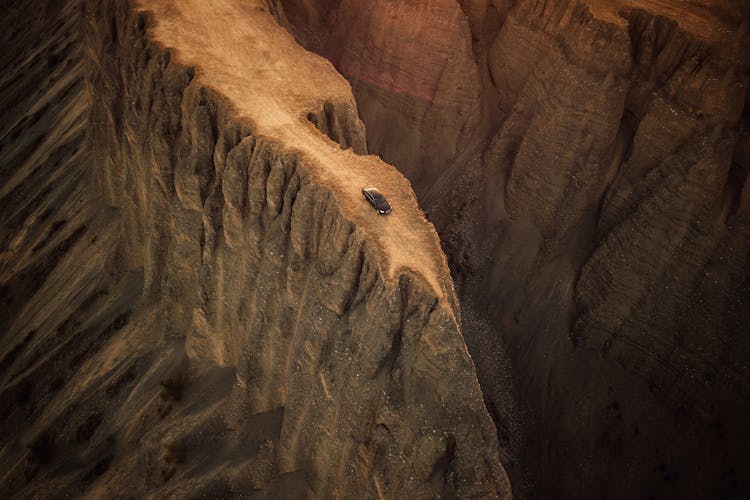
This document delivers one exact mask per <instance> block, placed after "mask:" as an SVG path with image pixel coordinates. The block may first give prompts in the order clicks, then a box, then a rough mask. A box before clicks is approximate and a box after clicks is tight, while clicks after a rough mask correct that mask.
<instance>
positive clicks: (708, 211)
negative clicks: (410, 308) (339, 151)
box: [280, 0, 750, 497]
mask: <svg viewBox="0 0 750 500" xmlns="http://www.w3.org/2000/svg"><path fill="white" fill-rule="evenodd" d="M280 3H281V4H282V7H283V13H284V15H285V16H286V17H285V18H281V17H280V19H281V22H282V23H283V22H288V23H291V24H292V25H293V28H292V29H291V31H292V32H293V33H295V34H296V35H297V36H298V38H300V40H301V41H302V42H303V43H306V44H307V45H308V46H309V47H311V48H313V49H318V50H320V51H321V53H323V54H325V55H327V56H329V57H330V58H331V60H332V62H334V63H335V64H336V65H337V68H338V69H339V70H340V71H341V72H342V74H344V75H345V76H347V77H348V78H350V80H351V81H352V86H353V88H354V89H355V96H356V97H357V100H358V105H359V109H360V110H361V116H362V119H363V121H364V122H365V124H366V126H367V135H368V144H369V146H370V150H371V151H373V152H375V153H378V154H381V155H382V156H383V157H384V158H386V159H388V160H389V161H393V162H394V163H395V164H396V165H399V167H400V168H401V169H402V171H403V172H404V173H405V174H406V175H407V176H408V177H409V178H410V180H412V182H413V183H414V186H415V191H416V192H417V194H418V195H419V197H420V204H421V205H422V206H423V207H424V208H425V211H426V212H427V213H429V216H430V219H431V220H432V221H433V222H434V223H435V225H436V227H437V228H438V231H439V232H440V235H441V241H442V243H443V247H444V249H445V250H446V253H447V255H448V258H449V262H450V264H451V268H452V271H453V273H454V277H455V278H456V281H457V283H458V285H459V292H460V295H461V300H462V304H463V307H464V316H465V317H469V318H475V317H478V318H479V320H478V321H476V322H475V323H476V324H477V325H484V326H482V327H480V328H473V327H471V328H468V327H467V328H465V335H466V337H467V342H468V344H469V347H470V350H472V352H473V353H474V356H475V359H476V360H477V364H478V372H479V376H480V382H481V383H482V385H483V388H484V390H485V394H486V396H487V398H488V400H489V404H490V406H491V407H493V405H494V404H495V403H497V408H498V410H497V411H495V410H494V409H493V412H494V416H495V419H496V423H497V424H498V430H499V433H500V435H501V437H502V436H503V435H504V434H506V431H505V429H504V428H505V427H506V423H507V422H508V421H509V420H512V417H513V415H508V414H507V410H508V408H510V407H511V406H509V405H507V404H503V403H502V401H503V399H502V398H503V397H504V396H503V394H504V392H503V390H504V389H502V388H498V387H497V384H496V383H495V381H496V379H497V378H498V369H502V368H503V366H504V365H503V363H497V360H496V356H494V355H488V352H493V349H494V350H495V351H497V352H503V351H504V350H505V351H507V352H508V354H509V356H510V358H511V362H512V371H511V375H510V377H511V378H512V379H513V380H514V383H515V385H516V392H517V399H518V404H519V406H520V409H521V412H522V418H521V420H522V422H523V428H525V429H526V430H525V434H526V436H525V437H522V436H521V437H520V439H519V436H509V437H508V439H509V441H510V447H511V448H512V449H515V452H514V453H513V454H514V457H513V463H512V464H511V465H512V466H511V469H510V470H511V476H512V480H514V481H515V484H514V487H515V488H516V491H520V490H523V491H524V492H525V493H527V494H529V495H532V496H537V495H541V496H543V497H559V496H561V495H562V496H568V497H580V496H582V495H590V496H600V495H602V494H609V495H615V496H617V495H623V494H626V495H627V496H629V497H644V496H648V495H664V496H672V495H680V494H682V495H696V494H703V495H708V496H712V495H716V494H719V495H730V496H731V495H736V494H738V492H747V491H748V490H749V489H750V482H748V480H749V476H750V470H749V469H748V467H747V460H746V459H745V457H744V451H743V445H742V444H741V443H745V442H747V438H748V434H747V432H748V431H747V430H746V428H745V425H744V422H745V421H746V420H747V418H748V416H749V415H750V399H749V398H748V394H747V387H748V376H749V375H750V372H748V364H747V363H748V361H747V360H748V359H749V358H750V339H749V338H748V336H747V325H748V324H750V299H749V298H748V297H750V294H748V286H750V283H749V282H748V274H749V273H748V267H749V266H750V264H749V262H750V240H749V239H748V222H747V220H748V214H747V212H746V208H747V198H748V192H750V187H748V186H750V183H748V181H747V174H748V168H747V138H746V137H747V132H746V131H744V130H745V128H746V127H747V123H748V122H747V119H748V107H747V97H746V96H747V86H748V67H749V66H748V63H749V61H748V56H747V54H750V50H748V47H749V46H750V44H748V30H747V19H748V17H747V15H748V11H747V6H745V5H741V3H733V2H670V1H664V2H638V1H631V0H622V1H618V2H599V1H593V0H592V1H583V2H575V1H572V2H571V1H563V0H561V1H553V2H549V1H546V2H542V1H533V0H532V1H519V2H498V1H477V2H473V1H466V2H456V6H457V7H458V6H460V7H461V8H462V9H463V11H464V13H465V14H466V15H465V17H462V16H456V17H455V18H449V17H447V16H443V18H444V19H452V20H453V22H454V23H455V24H456V25H460V26H461V27H460V28H454V29H452V30H451V29H445V30H444V36H446V37H447V38H450V39H451V40H452V41H453V43H452V45H451V46H452V47H453V50H454V51H455V52H454V53H453V56H451V57H448V58H447V60H448V61H449V66H451V67H452V69H451V70H450V71H451V72H456V73H459V74H463V75H477V76H476V78H475V79H474V80H473V81H476V82H478V83H479V87H478V90H477V91H476V95H477V96H478V99H479V118H478V120H476V121H475V122H472V123H474V125H471V126H468V127H465V124H466V123H468V122H466V121H464V119H463V117H464V116H465V115H461V114H455V115H454V119H453V123H454V127H453V128H452V129H451V130H448V131H446V130H444V129H443V128H442V127H445V126H446V125H445V124H448V123H451V120H450V119H448V118H446V119H444V120H442V121H441V122H440V123H441V125H439V127H440V129H439V130H437V131H435V132H430V131H429V130H430V128H431V127H433V126H435V123H437V122H434V121H432V120H429V119H428V118H427V117H428V116H429V115H428V113H429V112H437V110H438V109H440V106H439V104H438V103H434V104H430V103H427V104H424V101H420V100H418V99H414V98H413V97H410V96H409V94H408V93H407V92H403V91H401V90H399V89H395V88H391V87H388V86H385V85H379V88H378V89H377V91H368V92H367V93H363V92H357V91H356V89H357V88H358V85H359V81H360V79H359V76H358V74H357V73H353V74H351V75H350V74H349V72H348V71H349V68H348V67H347V65H346V64H342V63H341V60H340V59H337V58H336V54H335V53H332V51H331V50H330V48H327V46H326V44H325V43H322V44H321V43H318V45H316V43H317V41H318V40H325V39H326V38H325V37H326V36H331V37H333V36H334V35H329V33H336V32H337V30H340V31H346V32H347V33H348V36H349V37H350V38H351V39H352V40H348V41H347V43H349V44H350V45H351V46H352V47H360V46H362V47H365V49H362V51H361V52H362V53H361V57H363V58H371V59H374V60H377V59H378V58H379V59H381V60H387V61H391V60H396V61H398V60H400V59H399V58H400V57H404V58H407V57H410V56H411V58H410V59H409V60H408V61H405V62H403V63H402V64H401V65H400V67H401V68H403V69H404V70H405V71H407V72H419V71H420V69H419V68H421V67H422V66H430V61H432V62H433V66H434V65H439V64H440V63H441V61H444V60H446V57H445V55H444V53H441V52H438V51H434V50H432V46H431V44H430V43H429V42H427V43H424V44H423V46H424V49H423V50H422V51H420V52H419V53H417V54H411V55H410V54H409V53H408V52H405V51H401V52H400V53H399V54H397V53H396V49H394V46H395V44H396V43H397V42H395V41H394V40H398V39H402V38H403V35H402V33H404V32H405V33H411V30H412V29H413V25H414V23H411V22H409V21H408V19H407V18H406V17H405V16H401V17H400V18H399V19H401V20H402V22H401V23H399V22H398V21H397V20H395V19H394V20H392V21H391V22H390V24H388V25H387V26H385V27H384V28H382V29H380V30H370V31H368V30H347V28H348V26H347V27H335V26H334V27H333V28H328V31H325V29H326V26H325V25H320V24H319V25H315V24H310V25H308V28H307V31H305V30H304V29H300V28H298V27H297V25H294V22H295V21H297V22H299V19H300V15H299V14H297V13H296V11H297V7H296V5H295V3H294V2H293V1H288V2H287V1H284V2H280ZM386 3H387V2H386ZM408 3H409V5H410V6H411V7H410V8H412V9H414V10H419V9H420V8H425V9H429V7H430V6H431V5H432V4H433V3H434V2H427V1H425V2H408ZM306 5H308V6H309V5H311V3H310V2H307V3H306ZM312 5H315V3H312ZM320 5H321V6H322V11H325V12H326V15H325V16H324V15H322V14H319V15H318V17H319V18H321V19H323V18H326V19H332V21H331V23H335V22H336V20H338V19H343V18H347V19H348V17H347V16H354V17H356V18H359V19H364V20H366V19H370V18H371V17H374V16H375V15H374V14H371V13H368V14H363V13H362V11H364V10H367V8H366V7H365V6H364V4H363V3H362V2H360V3H358V4H357V5H356V6H352V5H348V4H345V3H343V2H342V3H341V4H336V5H335V6H331V5H330V4H323V3H320ZM308 9H309V7H308ZM344 9H349V10H348V12H342V11H343V10H344ZM425 17H426V18H429V16H428V15H426V16H425ZM361 22H364V21H361ZM321 30H323V33H322V34H320V32H321ZM309 32H315V33H318V34H317V35H316V37H313V38H311V37H310V36H309V35H308V38H305V35H306V34H307V33H309ZM363 33H364V34H363ZM373 33H375V34H373ZM459 33H460V34H461V35H459ZM468 33H470V34H471V42H472V47H471V53H470V57H463V56H460V55H457V52H458V51H459V48H460V47H465V46H466V44H467V41H468V40H469V35H468ZM423 36H424V37H425V38H426V40H428V41H429V39H430V37H431V36H434V35H433V34H426V33H424V34H423ZM360 38H364V39H365V41H361V40H359V39H360ZM309 40H313V41H312V42H310V41H309ZM373 53H375V54H377V56H372V55H371V54H373ZM464 53H465V51H464ZM413 59H415V60H418V61H419V63H418V64H417V63H415V62H414V61H413ZM433 66H431V67H433ZM381 68H382V66H381ZM446 71H448V70H446ZM412 78H414V79H418V78H420V77H419V76H412ZM375 80H376V79H374V78H373V79H371V81H375ZM404 101H408V102H410V104H404ZM422 105H424V106H426V107H427V109H429V110H431V111H428V112H424V113H420V114H418V115H417V114H414V113H413V112H412V109H414V108H415V107H417V106H422ZM475 109H476V105H475V104H472V105H471V106H467V108H466V110H467V115H469V116H474V111H473V110H475ZM373 110H375V111H373ZM743 110H744V111H743ZM394 114H395V115H398V118H397V119H396V120H395V122H396V123H399V121H409V122H410V123H411V124H412V126H413V128H414V130H418V131H420V132H419V133H420V134H422V133H424V134H425V135H429V134H431V133H434V134H435V137H450V136H451V134H456V133H458V131H460V130H470V135H471V137H472V139H470V140H467V141H464V142H461V143H460V145H459V146H458V147H457V148H456V149H455V151H451V152H449V153H445V152H440V150H436V151H438V152H436V153H433V152H432V151H429V152H428V151H425V150H424V148H423V147H422V146H421V144H425V143H426V142H424V141H422V140H421V139H420V141H416V142H415V141H411V137H410V136H408V135H403V136H401V137H399V138H398V140H399V141H400V142H399V143H398V144H394V143H392V142H390V141H392V139H393V138H392V137H390V136H389V134H390V129H389V128H388V127H384V126H383V122H382V121H381V117H383V116H390V115H394ZM446 116H447V115H446ZM415 117H416V118H415ZM386 137H387V138H388V139H387V140H388V141H389V144H388V145H387V146H385V147H381V145H380V144H381V141H385V138H386ZM410 141H411V142H410ZM415 165H418V166H419V167H418V168H416V169H415ZM517 439H518V441H516V440H517ZM516 461H519V462H520V464H521V465H520V466H519V467H516V466H515V463H516ZM526 485H528V489H527V486H526Z"/></svg>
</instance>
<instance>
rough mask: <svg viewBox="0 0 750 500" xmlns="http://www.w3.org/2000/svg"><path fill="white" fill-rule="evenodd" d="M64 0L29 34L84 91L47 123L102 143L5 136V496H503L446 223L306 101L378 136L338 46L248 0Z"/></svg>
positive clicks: (33, 51) (17, 20)
mask: <svg viewBox="0 0 750 500" xmlns="http://www.w3.org/2000/svg"><path fill="white" fill-rule="evenodd" d="M36 7H37V6H36V5H35V3H34V2H28V3H26V4H24V5H19V7H18V9H17V11H15V12H14V17H12V18H10V20H11V24H16V25H18V26H24V23H25V22H26V17H25V16H26V15H27V14H28V13H29V12H33V11H34V9H35V8H36ZM55 14H56V17H55V16H52V15H50V16H47V17H45V18H44V19H46V20H45V21H41V20H39V21H36V22H37V23H38V25H39V30H38V31H28V30H26V31H24V30H23V29H21V30H17V31H15V33H17V34H19V38H18V39H17V42H13V43H17V44H18V46H19V48H26V50H25V51H24V50H20V51H19V53H20V54H22V55H21V56H20V59H21V60H34V61H39V62H38V64H40V65H41V66H40V69H39V72H40V73H44V67H43V65H44V64H45V62H44V61H45V60H44V59H43V58H42V59H40V58H39V57H38V56H39V55H40V54H44V55H45V56H46V55H47V53H48V52H49V51H52V49H53V48H55V47H59V46H68V45H69V46H70V47H71V51H72V52H71V54H72V55H70V56H69V57H65V58H53V59H52V60H51V62H48V64H50V66H51V67H52V68H58V65H59V67H60V68H62V69H60V71H61V72H62V73H64V74H65V75H66V77H67V78H71V79H72V80H73V81H74V82H75V84H76V85H77V87H75V88H74V90H75V91H74V92H71V93H70V94H66V95H67V96H68V97H66V98H65V99H62V98H59V97H56V96H55V94H54V92H53V91H50V94H49V97H48V98H47V97H45V98H43V99H48V100H50V101H51V102H58V103H60V104H59V105H54V106H50V107H49V108H48V109H49V115H44V114H40V116H48V117H49V121H47V122H44V123H43V124H41V125H38V127H39V129H38V130H39V133H40V134H41V135H42V137H55V134H67V135H69V136H70V137H72V138H74V139H76V140H77V141H79V142H81V143H82V144H83V146H82V147H81V149H80V152H81V156H80V157H76V156H75V154H74V155H73V158H74V159H75V160H76V161H66V162H64V163H54V162H49V163H48V162H46V161H45V158H46V154H47V153H46V151H47V150H45V149H43V148H42V146H39V144H36V145H34V147H32V148H31V150H30V151H31V152H30V153H29V152H24V153H23V154H20V153H18V151H20V148H21V147H23V144H24V142H23V141H24V140H26V139H23V138H26V137H33V136H32V135H31V134H22V132H23V129H22V128H18V130H19V132H18V133H17V134H14V133H13V132H10V134H11V139H12V141H11V142H12V146H11V147H10V148H11V149H8V150H6V149H5V147H4V149H3V153H5V151H10V152H11V153H13V154H14V155H16V156H13V158H16V157H17V158H19V160H18V161H15V160H14V161H10V160H9V161H8V162H4V163H3V169H4V172H3V189H4V190H5V191H6V192H8V193H13V194H14V195H15V198H12V197H11V198H9V197H8V196H13V194H10V195H6V197H5V198H3V201H4V203H5V202H6V200H10V201H7V203H6V204H5V205H3V206H4V207H6V206H7V207H8V208H7V210H8V213H11V214H15V215H14V217H15V218H17V219H18V224H16V225H14V226H12V229H13V231H11V232H9V233H8V236H7V237H6V236H5V235H4V242H5V243H4V247H3V259H4V260H3V265H4V267H3V272H4V273H5V274H3V286H4V289H3V292H4V297H8V298H7V299H4V300H5V302H4V306H5V307H4V308H3V316H2V319H3V324H4V325H7V329H6V330H5V331H4V332H3V334H2V337H0V342H2V353H3V358H2V359H3V365H2V373H0V375H1V376H2V379H1V383H2V385H1V386H0V395H1V396H2V400H3V405H2V408H3V411H4V414H3V421H2V429H3V434H2V451H1V452H0V461H1V463H2V467H1V468H0V469H1V470H2V471H3V472H2V474H3V476H2V495H3V496H14V497H30V496H35V495H38V496H65V495H81V494H86V495H89V496H92V497H101V496H111V495H114V494H118V495H125V494H129V495H133V496H143V495H158V496H172V495H176V496H189V495H199V496H200V495H209V496H227V495H247V496H253V497H255V496H257V497H274V498H275V497H279V496H291V497H310V496H312V497H322V498H330V497H336V496H351V495H353V494H355V493H356V495H357V496H362V497H367V498H378V497H386V498H392V497H399V496H402V495H407V496H409V497H412V498H420V497H424V498H434V497H437V496H455V495H459V496H482V497H485V496H491V497H494V496H498V497H507V496H509V495H510V491H509V485H508V483H507V479H506V478H505V473H504V471H503V470H502V467H501V465H500V463H499V460H498V455H497V446H496V434H495V430H494V427H493V426H492V423H491V420H490V418H489V415H488V414H487V411H486V409H485V407H484V404H483V400H482V396H481V393H480V390H479V386H478V384H477V381H476V375H475V374H474V368H473V363H472V361H471V358H470V357H469V355H468V352H467V351H466V347H465V345H464V343H463V339H462V336H461V333H460V330H459V327H458V322H457V305H456V302H455V294H454V292H453V288H452V284H451V281H450V278H449V276H448V272H447V266H446V264H445V259H444V257H443V256H442V253H441V252H440V247H439V243H438V241H437V237H436V235H435V232H434V230H433V229H432V227H431V225H429V224H428V223H426V222H425V221H424V219H423V218H422V217H421V215H419V213H420V212H419V211H418V209H417V205H416V201H415V199H414V196H413V194H412V192H411V190H410V187H409V184H408V182H407V181H406V180H405V179H404V178H403V177H401V176H400V175H398V174H397V173H396V172H395V171H394V170H393V169H392V168H391V167H389V166H387V165H385V164H383V163H382V162H380V161H379V160H378V159H377V158H375V157H367V156H358V155H357V154H355V152H354V151H353V150H352V149H346V150H343V149H342V148H341V147H340V144H337V143H335V142H332V141H331V140H329V139H328V138H326V137H325V136H324V135H323V134H322V133H321V132H320V131H319V130H318V129H317V128H315V126H314V125H313V124H312V123H310V121H308V118H313V119H314V120H313V121H315V122H317V126H318V127H319V128H320V129H321V130H322V131H324V132H326V133H328V135H329V136H330V137H332V138H334V139H336V140H338V141H339V142H340V143H341V145H343V146H348V145H351V146H353V147H354V150H356V151H358V152H363V151H364V149H365V148H364V141H363V138H362V135H363V130H362V127H361V124H360V123H359V121H358V118H357V116H356V111H355V105H354V102H353V99H352V97H351V95H350V93H349V90H348V86H347V85H346V83H345V82H344V80H343V79H341V78H339V77H337V76H336V75H335V73H334V71H333V70H332V68H331V67H330V65H329V64H328V63H326V62H324V61H322V60H320V59H316V58H314V57H310V56H309V54H307V53H305V52H304V51H303V50H302V49H301V48H299V47H297V46H296V45H295V44H294V42H293V41H292V39H291V37H290V36H288V35H287V34H286V33H285V32H284V31H283V30H281V29H280V28H279V27H278V26H277V25H276V24H275V22H274V20H273V18H272V17H271V16H270V14H269V13H268V12H267V11H266V10H265V9H264V8H263V7H262V6H261V5H260V4H254V3H253V2H232V1H226V2H211V3H210V5H209V3H208V2H201V1H197V0H196V1H194V2H156V1H155V2H141V3H138V4H137V5H136V4H133V3H130V2H125V1H109V2H98V1H91V2H87V3H86V4H85V5H81V4H79V3H78V2H72V1H71V2H68V3H67V4H65V6H64V8H62V9H61V10H59V12H58V11H56V12H55ZM61 26H62V28H61ZM14 36H15V35H14ZM45 39H47V40H49V43H50V47H49V48H45V47H44V46H42V45H40V40H45ZM9 40H11V39H10V38H9ZM66 44H67V45H66ZM84 55H85V57H84ZM68 60H70V61H71V62H68ZM84 61H85V65H83V66H81V65H82V64H83V63H84ZM11 63H13V64H11ZM8 65H10V66H13V67H16V68H22V67H23V66H22V64H21V63H19V62H13V61H9V62H8ZM71 65H73V67H74V68H77V71H75V72H65V71H64V68H66V67H67V66H71ZM83 68H86V71H85V72H84V71H83ZM15 74H17V75H22V74H23V73H22V72H21V71H20V70H16V72H15ZM19 78H22V77H20V76H19ZM84 82H85V83H86V92H85V94H83V84H84ZM30 85H32V82H31V81H28V82H25V83H24V81H23V80H18V81H14V82H7V83H6V85H4V86H3V91H4V92H7V94H4V99H6V97H5V96H6V95H7V99H8V100H11V99H13V98H14V97H13V96H14V95H20V94H21V93H22V92H23V91H24V89H25V88H27V87H28V86H30ZM43 88H44V87H43ZM51 88H53V89H56V88H58V87H54V85H53V86H52V87H51ZM6 89H7V90H6ZM42 95H43V96H45V95H47V94H44V92H42ZM84 96H85V97H84ZM34 99H37V98H36V96H35V97H34ZM66 103H69V107H67V108H66V107H64V106H65V105H66ZM35 106H41V107H43V106H44V102H41V103H40V104H37V101H36V100H34V101H33V102H32V103H31V104H30V105H29V107H28V108H30V109H35ZM21 109H23V108H21ZM71 109H74V110H76V112H75V113H71V112H70V110H71ZM23 113H24V111H19V113H18V115H17V118H16V120H18V119H20V118H21V117H22V116H23ZM27 120H28V119H27ZM19 123H20V122H19ZM17 127H18V126H17ZM86 128H88V136H84V130H85V129H86ZM6 137H7V133H6ZM4 144H5V143H4ZM42 144H45V143H44V142H43V143H42ZM67 149H70V150H73V149H74V148H72V147H71V148H67V147H66V150H67ZM76 151H79V150H76ZM16 153H18V154H16ZM9 154H10V153H9ZM43 157H44V158H43ZM26 158H28V159H29V160H28V162H27V163H28V164H29V165H30V166H29V167H25V166H24V165H26V163H23V161H24V160H25V159H26ZM19 165H20V166H19ZM35 168H36V169H37V170H38V169H46V170H44V171H45V174H46V175H45V176H44V177H46V178H48V179H49V180H50V182H51V181H52V180H55V179H58V180H57V181H56V182H55V183H52V184H53V185H52V188H51V189H50V190H46V189H45V188H44V184H41V185H39V183H38V182H35V178H34V177H33V172H34V171H35ZM6 171H7V172H9V173H8V174H7V175H6ZM23 183H26V184H23ZM19 184H23V185H28V186H29V187H28V189H27V190H26V191H24V190H19V189H18V188H17V186H18V185H19ZM366 184H376V185H378V186H380V187H381V189H382V190H383V191H384V192H386V193H387V194H388V195H389V198H390V199H391V202H392V204H393V205H394V213H393V214H392V216H390V217H388V218H383V217H378V216H377V215H376V214H375V213H374V212H373V211H372V210H371V209H370V208H369V207H368V205H367V204H366V203H365V202H364V200H362V199H361V195H360V192H359V191H360V189H361V187H362V186H363V185H366ZM63 188H64V189H69V190H70V192H69V193H68V192H64V193H61V192H60V191H59V190H60V189H63ZM27 192H28V194H27ZM37 193H41V194H37ZM58 194H59V196H57V195H58ZM45 205H48V206H45ZM23 206H29V207H31V208H29V210H26V211H18V210H17V209H16V208H15V207H23ZM68 206H71V207H73V208H71V210H74V212H73V213H74V214H79V215H76V217H77V219H75V224H73V223H72V222H71V223H67V222H66V223H63V225H60V224H53V223H49V224H50V228H51V229H50V230H49V231H48V230H47V227H46V226H45V225H44V224H45V222H44V220H46V219H45V218H44V217H41V216H39V215H38V214H39V213H45V212H50V214H48V217H53V216H55V215H56V214H57V212H58V211H60V210H62V209H63V208H65V207H68ZM45 208H47V209H48V210H46V211H45ZM4 210H5V208H4ZM18 214H20V215H18ZM53 218H54V217H53ZM78 219H80V222H79V221H78ZM14 220H15V219H14ZM83 224H85V228H83V229H80V230H78V231H74V229H76V227H83ZM55 228H56V229H55ZM61 228H62V229H61ZM55 231H58V232H59V236H56V233H55ZM48 233H49V234H48ZM70 233H72V234H74V235H76V237H75V238H74V239H72V240H70V238H72V236H69V234H70ZM46 234H48V236H46V238H47V240H46V241H45V240H44V238H43V237H42V236H44V235H46ZM64 238H67V239H64ZM58 240H59V241H63V242H64V243H65V245H62V246H55V245H53V244H56V243H55V242H57V241H58ZM69 240H70V241H69ZM40 242H42V243H40ZM40 248H41V250H39V249H40ZM35 251H39V252H40V253H39V254H38V255H40V256H41V257H35V256H34V255H33V253H34V252H35ZM48 254H49V255H51V256H52V257H55V259H54V260H50V259H51V257H50V258H46V257H44V256H45V255H48ZM27 262H28V264H26V263H27ZM37 263H38V265H37ZM35 266H36V267H35ZM24 280H26V281H24Z"/></svg>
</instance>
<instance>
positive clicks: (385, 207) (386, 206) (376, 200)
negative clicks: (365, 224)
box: [362, 187, 392, 215]
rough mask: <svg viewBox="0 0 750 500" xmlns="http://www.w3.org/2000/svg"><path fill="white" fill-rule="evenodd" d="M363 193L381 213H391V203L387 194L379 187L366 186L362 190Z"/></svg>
mask: <svg viewBox="0 0 750 500" xmlns="http://www.w3.org/2000/svg"><path fill="white" fill-rule="evenodd" d="M362 194H363V195H365V199H366V200H367V201H369V202H370V204H371V205H372V206H373V207H374V208H375V210H377V212H378V213H379V214H380V215H388V214H389V213H391V210H392V209H391V205H390V203H388V200H386V199H385V196H383V194H382V193H381V192H380V191H378V188H374V187H366V188H364V189H363V190H362Z"/></svg>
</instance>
